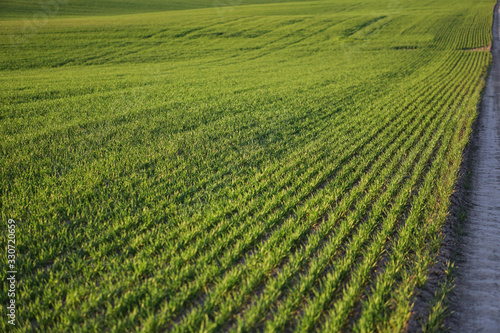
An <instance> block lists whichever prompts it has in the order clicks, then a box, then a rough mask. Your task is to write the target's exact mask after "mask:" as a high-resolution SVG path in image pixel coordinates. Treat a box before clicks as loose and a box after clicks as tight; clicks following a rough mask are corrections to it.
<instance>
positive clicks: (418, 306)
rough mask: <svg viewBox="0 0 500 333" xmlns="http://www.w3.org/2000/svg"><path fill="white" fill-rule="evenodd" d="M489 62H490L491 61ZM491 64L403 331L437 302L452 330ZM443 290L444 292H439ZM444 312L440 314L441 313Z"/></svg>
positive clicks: (420, 322) (419, 323)
mask: <svg viewBox="0 0 500 333" xmlns="http://www.w3.org/2000/svg"><path fill="white" fill-rule="evenodd" d="M497 7H498V3H497V4H496V5H495V6H494V7H493V13H494V19H493V22H492V27H491V29H492V30H493V28H494V26H495V20H496V19H497V17H496V16H497ZM493 43H494V40H493V39H492V42H491V44H490V45H488V47H481V48H477V49H470V50H468V51H471V52H473V51H476V52H477V51H487V52H491V49H492V48H493ZM492 63H493V61H492ZM492 63H491V64H490V65H489V66H488V69H487V71H486V73H485V75H484V76H483V78H482V80H483V81H484V87H483V89H482V91H481V98H480V101H479V103H478V104H477V117H476V119H474V122H473V124H472V131H471V135H470V137H469V141H468V142H467V145H466V146H465V148H464V151H463V153H462V161H461V163H460V168H459V171H458V178H457V181H456V183H455V186H454V191H453V194H452V195H451V196H450V200H449V202H450V207H449V209H448V212H449V214H448V217H447V218H446V222H445V224H444V225H443V228H442V229H441V234H442V241H441V247H440V249H439V253H438V254H437V256H436V263H435V264H434V265H433V266H432V267H431V268H430V269H429V273H428V274H427V280H426V282H425V284H424V285H423V286H422V287H421V288H417V289H416V290H415V302H414V306H413V309H412V313H411V317H410V319H409V320H408V324H407V326H406V331H408V332H421V331H425V328H426V327H427V328H428V325H429V318H430V316H431V315H432V314H431V313H430V311H429V310H430V309H431V308H432V305H433V304H436V302H441V303H442V304H441V305H440V306H441V307H442V310H443V311H444V313H443V314H442V316H441V318H439V319H438V320H439V321H440V323H439V325H440V328H441V330H444V331H448V330H449V331H451V332H454V330H453V328H454V326H455V324H454V322H453V319H452V318H451V314H452V313H453V311H454V308H455V307H454V304H455V303H456V302H454V300H455V298H456V294H455V289H454V287H455V276H456V273H455V267H454V264H455V263H456V262H457V261H458V260H459V259H460V257H461V253H462V247H461V244H462V242H461V237H462V233H463V231H462V230H463V223H464V222H465V221H466V214H467V204H466V203H467V197H468V195H469V187H470V181H471V176H472V175H471V171H472V164H473V162H474V152H475V151H476V150H477V133H478V127H479V118H480V117H481V114H482V112H481V109H482V106H483V96H484V93H485V90H486V84H487V82H488V78H489V76H490V75H491V67H492ZM450 286H451V291H450V293H446V292H445V289H446V288H449V287H450ZM443 292H444V294H443ZM443 315H444V316H443Z"/></svg>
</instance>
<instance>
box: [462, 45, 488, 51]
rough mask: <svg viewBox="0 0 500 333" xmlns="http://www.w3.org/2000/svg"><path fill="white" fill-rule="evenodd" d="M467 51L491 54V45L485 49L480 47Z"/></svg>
mask: <svg viewBox="0 0 500 333" xmlns="http://www.w3.org/2000/svg"><path fill="white" fill-rule="evenodd" d="M467 51H472V52H480V51H488V52H490V51H491V45H488V46H484V47H478V48H475V49H469V50H467Z"/></svg>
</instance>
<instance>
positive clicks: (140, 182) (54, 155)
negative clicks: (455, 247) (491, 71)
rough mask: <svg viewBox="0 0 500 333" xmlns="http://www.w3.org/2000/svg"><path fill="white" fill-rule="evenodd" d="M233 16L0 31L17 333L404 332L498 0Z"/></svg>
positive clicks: (290, 6) (434, 245) (349, 5)
mask: <svg viewBox="0 0 500 333" xmlns="http://www.w3.org/2000/svg"><path fill="white" fill-rule="evenodd" d="M262 2H264V1H262ZM266 2H269V1H266ZM9 3H11V2H5V1H4V2H1V5H2V6H7V5H8V4H9ZM23 3H25V4H30V3H31V4H32V3H34V2H28V1H25V2H23ZM85 3H88V4H89V6H88V7H85V8H83V7H82V8H83V9H81V12H79V11H78V10H79V9H78V8H79V7H78V6H80V5H81V4H83V2H81V1H75V2H71V3H68V4H67V6H69V7H68V8H66V9H65V10H66V11H64V10H63V9H62V8H63V5H61V11H60V14H61V15H63V16H64V15H77V14H96V13H98V14H102V13H108V14H111V13H115V12H116V13H130V12H134V11H137V12H144V11H158V10H171V9H180V8H181V7H175V6H177V5H179V4H180V2H168V3H166V4H164V2H163V1H162V2H160V1H158V2H154V1H149V2H144V3H143V4H141V6H139V5H137V8H135V7H134V8H131V6H132V2H131V1H130V2H124V1H120V2H100V3H101V5H102V6H105V5H104V3H106V4H107V5H106V6H109V7H106V8H107V11H102V12H101V11H98V10H97V9H95V8H97V7H92V6H90V3H92V2H85ZM133 3H134V4H138V3H139V2H133ZM209 3H211V2H204V1H200V2H196V3H195V2H186V3H185V5H184V3H183V5H182V8H183V9H188V8H192V7H195V6H198V7H203V6H208V5H209ZM248 3H250V2H248ZM254 3H255V1H254ZM79 4H80V5H79ZM113 4H120V8H121V9H120V10H122V9H123V11H115V7H113V6H114V5H113ZM244 4H246V2H245V3H242V6H232V7H227V8H225V9H224V10H220V8H219V9H218V10H214V8H206V9H196V10H185V11H165V12H158V13H146V14H144V13H142V14H134V15H126V16H108V17H98V16H90V15H89V16H82V17H79V18H74V17H73V18H70V17H63V18H59V17H58V16H55V17H54V18H50V19H48V20H47V21H43V22H41V21H38V22H31V24H35V23H36V24H35V25H31V26H29V25H28V26H27V24H29V22H28V23H27V22H26V21H22V20H20V21H16V20H4V21H1V22H0V44H1V47H0V59H1V61H0V86H1V87H2V89H1V90H0V135H1V137H2V140H1V141H0V149H1V151H0V153H1V155H0V156H1V158H0V202H1V206H0V214H1V217H2V221H7V219H9V218H13V219H16V221H18V229H17V237H18V244H17V246H18V253H19V255H18V258H17V259H18V267H17V269H18V271H19V277H20V280H21V283H20V284H19V294H18V299H17V302H18V304H20V306H19V308H18V320H19V322H18V326H19V328H20V331H31V330H38V331H42V332H44V331H67V330H70V331H100V332H106V331H139V330H142V331H147V332H149V331H151V332H154V331H174V332H175V331H207V332H208V331H212V332H215V331H221V330H234V331H255V330H266V331H282V330H294V331H316V330H323V331H328V332H332V331H341V330H345V331H351V330H354V331H360V332H371V331H377V330H379V331H401V330H403V329H404V327H405V325H406V323H407V320H408V318H409V316H410V314H411V310H412V303H413V299H414V296H415V295H414V291H415V290H416V287H418V286H421V285H422V284H423V283H424V282H425V277H426V275H427V271H428V269H429V267H430V266H431V265H432V263H433V260H434V256H435V254H436V253H437V250H438V248H439V244H440V230H441V226H442V225H443V223H444V221H445V217H446V214H447V211H448V206H449V201H448V200H449V196H450V194H451V193H452V191H453V185H454V182H455V180H456V178H457V172H458V168H459V165H460V161H461V154H462V151H463V148H464V147H465V145H466V143H467V141H468V139H469V135H470V131H471V125H472V123H473V121H474V119H475V117H476V105H477V103H478V101H479V98H480V94H481V91H482V88H483V86H484V77H485V74H486V70H487V68H488V66H489V64H490V62H491V55H490V53H489V52H487V51H485V50H482V49H480V50H471V49H476V48H482V47H486V46H488V45H489V44H490V43H491V32H490V29H491V23H492V6H493V4H494V2H493V1H491V0H488V1H472V0H466V1H461V2H459V3H457V2H456V1H451V0H444V1H443V0H439V1H438V0H426V1H424V0H419V1H410V0H401V1H388V2H385V1H375V0H368V1H356V0H336V1H333V0H325V1H304V2H299V1H297V2H288V3H270V2H269V3H266V4H263V5H251V6H244ZM156 5H158V7H155V6H156ZM163 5H165V6H166V7H162V6H163ZM134 6H135V5H134ZM148 6H150V7H148ZM169 6H173V7H169ZM179 6H180V5H179ZM160 7H161V8H160ZM4 8H5V7H4ZM23 8H31V7H29V6H28V5H26V7H23ZM129 8H131V9H130V10H129ZM29 10H31V9H29ZM29 10H28V9H26V11H24V9H23V12H20V14H19V15H20V16H19V17H22V15H21V14H23V15H24V13H26V12H27V11H29ZM12 13H14V12H13V11H12ZM5 15H7V14H5ZM9 15H10V14H9ZM16 15H17V14H15V15H14V14H12V15H11V16H16ZM7 16H8V15H7ZM7 16H6V17H7ZM16 17H17V16H16ZM5 239H6V238H2V244H4V245H5V244H6V243H5V242H6V241H5ZM4 247H5V246H4ZM0 258H1V260H2V262H6V258H5V252H2V253H1V254H0ZM2 277H4V276H3V275H2ZM3 288H6V285H3ZM448 289H449V288H447V289H446V290H448ZM4 291H5V289H4ZM439 295H440V296H439V297H443V296H442V294H439ZM6 297H7V296H6V293H5V292H3V293H1V294H0V302H2V304H6V303H5V302H6V299H7V298H6ZM442 299H444V298H442ZM442 304H444V303H443V302H436V303H434V304H432V307H433V309H434V312H436V313H439V315H438V316H437V317H436V318H430V320H429V327H430V326H432V325H437V326H439V323H440V320H441V317H442V315H441V314H442V313H444V306H445V305H442ZM1 325H2V329H5V328H6V325H7V324H6V323H5V321H2V323H1Z"/></svg>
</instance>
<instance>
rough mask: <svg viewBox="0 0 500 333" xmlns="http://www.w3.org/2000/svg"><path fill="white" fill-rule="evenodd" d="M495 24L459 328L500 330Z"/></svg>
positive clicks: (461, 277) (498, 49) (499, 38)
mask: <svg viewBox="0 0 500 333" xmlns="http://www.w3.org/2000/svg"><path fill="white" fill-rule="evenodd" d="M499 8H500V7H499V6H498V5H497V6H496V7H495V17H494V22H493V45H492V49H491V52H492V53H493V65H492V68H491V72H490V75H489V77H488V81H487V85H486V90H485V93H484V96H483V103H482V108H481V114H480V116H479V119H478V121H479V123H478V127H477V133H476V134H475V136H476V139H475V140H476V145H477V151H475V152H473V159H474V160H473V167H472V184H471V186H472V187H471V192H470V195H469V198H468V203H469V207H468V213H467V215H468V216H467V223H466V226H465V230H464V231H465V232H466V235H465V236H463V238H462V240H463V244H462V245H461V247H462V250H461V254H462V257H461V259H462V262H461V263H460V264H459V265H458V269H457V271H458V276H457V280H456V289H455V295H456V301H457V304H456V305H455V307H454V308H455V309H454V310H455V314H454V315H453V316H452V317H453V322H454V324H455V325H456V326H455V327H454V328H453V331H456V332H495V333H499V332H500V22H499V17H498V16H499Z"/></svg>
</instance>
